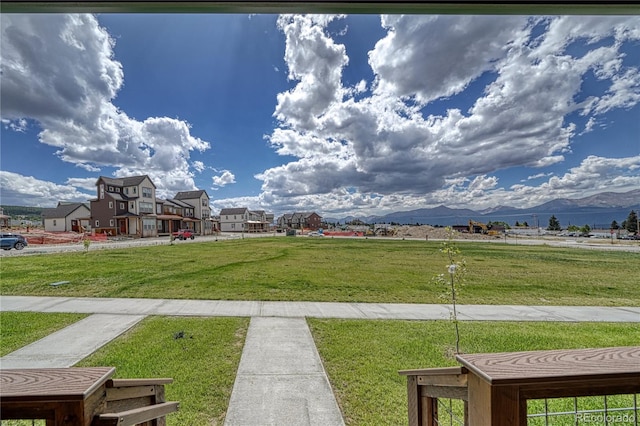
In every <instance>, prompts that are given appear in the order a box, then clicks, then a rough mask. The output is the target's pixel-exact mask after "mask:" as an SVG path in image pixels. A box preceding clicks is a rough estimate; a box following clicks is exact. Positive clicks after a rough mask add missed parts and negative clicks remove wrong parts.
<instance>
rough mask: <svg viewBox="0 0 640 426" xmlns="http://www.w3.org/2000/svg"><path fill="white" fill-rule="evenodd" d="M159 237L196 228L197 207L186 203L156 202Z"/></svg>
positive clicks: (174, 200) (177, 201)
mask: <svg viewBox="0 0 640 426" xmlns="http://www.w3.org/2000/svg"><path fill="white" fill-rule="evenodd" d="M156 219H157V220H158V224H157V228H158V235H159V236H160V235H169V234H171V233H173V232H176V231H178V230H179V229H191V230H192V231H193V230H194V228H195V224H196V222H199V221H198V220H197V219H195V207H193V206H192V205H191V204H189V203H185V202H184V201H180V200H176V199H171V198H169V199H166V200H157V201H156Z"/></svg>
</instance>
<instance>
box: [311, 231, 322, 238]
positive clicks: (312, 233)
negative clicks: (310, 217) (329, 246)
mask: <svg viewBox="0 0 640 426" xmlns="http://www.w3.org/2000/svg"><path fill="white" fill-rule="evenodd" d="M307 237H324V234H322V233H320V232H316V231H313V232H309V233H308V234H307Z"/></svg>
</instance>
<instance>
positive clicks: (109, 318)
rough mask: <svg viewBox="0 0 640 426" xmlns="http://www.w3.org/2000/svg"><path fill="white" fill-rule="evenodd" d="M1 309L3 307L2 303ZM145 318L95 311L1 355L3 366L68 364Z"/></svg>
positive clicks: (142, 316)
mask: <svg viewBox="0 0 640 426" xmlns="http://www.w3.org/2000/svg"><path fill="white" fill-rule="evenodd" d="M2 310H5V309H4V307H2ZM143 318H144V315H110V314H95V315H91V316H88V317H86V318H84V319H83V320H80V321H78V322H76V323H75V324H71V325H70V326H68V327H66V328H63V329H62V330H59V331H57V332H55V333H53V334H50V335H48V336H47V337H45V338H43V339H40V340H38V341H37V342H33V343H32V344H30V345H27V346H25V347H23V348H20V349H18V350H17V351H15V352H12V353H10V354H8V355H6V356H4V357H2V358H0V367H2V368H59V367H71V366H72V365H74V364H76V363H78V362H79V361H81V360H82V359H83V358H86V357H87V356H89V355H91V354H92V353H93V352H95V351H96V350H98V349H99V348H100V347H102V346H104V345H106V344H107V343H109V342H110V341H111V340H113V339H115V338H116V337H118V336H119V335H121V334H122V333H124V332H125V331H127V330H128V329H130V328H131V327H133V326H134V325H136V324H137V323H138V322H139V321H140V320H142V319H143Z"/></svg>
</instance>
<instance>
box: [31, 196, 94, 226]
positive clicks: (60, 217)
mask: <svg viewBox="0 0 640 426" xmlns="http://www.w3.org/2000/svg"><path fill="white" fill-rule="evenodd" d="M90 220H91V209H89V207H88V206H87V205H86V204H84V203H64V202H59V203H58V206H57V207H55V208H51V209H44V210H42V222H43V225H44V230H45V231H47V232H84V231H85V230H86V229H87V228H88V227H89V221H90Z"/></svg>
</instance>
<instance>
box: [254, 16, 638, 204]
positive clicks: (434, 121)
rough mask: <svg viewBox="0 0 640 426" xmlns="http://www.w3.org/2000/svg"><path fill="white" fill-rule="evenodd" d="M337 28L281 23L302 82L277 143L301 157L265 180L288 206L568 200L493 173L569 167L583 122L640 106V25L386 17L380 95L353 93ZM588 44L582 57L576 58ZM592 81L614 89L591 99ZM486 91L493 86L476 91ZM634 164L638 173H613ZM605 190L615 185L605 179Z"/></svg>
mask: <svg viewBox="0 0 640 426" xmlns="http://www.w3.org/2000/svg"><path fill="white" fill-rule="evenodd" d="M332 19H334V18H332V17H330V18H327V19H326V20H325V21H322V22H319V21H316V20H314V19H313V17H289V16H287V17H282V18H281V19H280V20H279V27H280V29H281V30H282V31H283V33H284V34H285V36H286V48H285V52H286V53H285V60H286V62H287V64H288V66H289V78H290V79H292V80H293V81H295V82H297V83H296V85H295V87H294V88H293V89H291V90H289V91H287V92H284V93H281V94H280V95H279V96H278V105H277V107H276V109H275V112H274V115H275V116H276V118H278V120H279V122H280V126H279V127H278V128H276V129H275V130H274V131H273V132H272V133H271V134H270V135H268V136H267V139H268V140H269V142H270V144H271V146H272V147H273V148H274V149H275V151H276V152H277V153H278V154H281V155H289V156H294V157H297V159H296V160H294V161H291V162H289V163H287V164H283V165H281V166H278V167H274V168H271V169H268V170H265V171H264V172H262V173H260V174H258V175H256V177H257V178H258V179H260V180H262V182H263V185H262V190H263V194H262V196H263V198H264V199H266V200H268V201H269V202H271V203H274V204H275V205H278V206H283V207H286V208H289V207H293V206H296V205H298V204H302V203H307V204H308V205H310V206H314V205H318V206H324V209H325V210H326V209H329V208H330V206H331V207H335V208H339V206H340V205H341V204H340V203H341V202H344V203H347V202H348V203H350V204H351V206H352V207H353V210H352V211H355V210H357V208H358V206H363V207H364V206H366V209H369V211H371V210H370V209H374V210H377V211H380V209H383V208H385V207H386V206H390V205H392V203H395V202H397V203H400V204H399V205H401V206H402V207H403V208H406V207H407V206H421V207H424V206H426V205H429V204H439V203H441V202H444V203H446V204H447V205H451V204H456V203H460V204H467V205H475V204H482V202H479V201H478V199H477V197H480V198H481V199H482V200H485V201H486V200H489V198H487V197H486V195H493V196H495V197H494V198H491V199H490V200H491V203H495V201H496V200H498V199H499V200H516V199H519V204H521V203H522V199H521V198H520V197H522V196H523V194H527V192H526V191H533V192H536V193H537V194H539V195H538V196H536V197H532V198H530V199H529V200H541V199H544V198H545V197H547V196H555V195H557V194H549V191H550V190H551V186H553V185H557V183H554V182H555V178H554V177H551V178H550V179H549V182H547V183H546V184H544V185H541V186H539V187H535V188H534V187H526V188H530V189H527V190H526V191H525V189H523V188H525V187H524V186H522V187H519V186H514V187H511V188H507V189H505V188H503V187H502V188H501V187H500V186H499V182H498V180H497V178H495V177H494V176H492V174H493V173H496V172H497V171H500V170H506V169H509V168H514V167H528V168H534V169H535V168H539V169H543V168H545V167H549V166H551V165H554V164H558V163H562V162H563V161H565V159H566V157H567V156H568V155H572V152H573V149H572V142H573V140H574V138H575V137H576V135H577V133H578V130H577V129H578V125H577V124H576V122H574V121H573V120H574V118H573V117H576V114H577V115H581V116H583V117H585V121H586V124H583V125H581V126H584V128H585V130H586V131H590V130H592V129H593V126H594V123H595V122H596V121H595V120H597V117H598V116H601V115H602V114H604V113H606V112H609V111H612V110H614V109H628V108H631V107H633V106H635V105H637V104H638V102H640V97H639V96H640V85H639V84H638V75H639V72H640V71H639V70H638V68H636V67H633V66H630V65H626V64H625V61H624V58H625V53H624V49H622V46H623V45H624V44H625V43H626V42H628V41H629V40H633V41H634V42H637V40H639V39H640V35H639V31H638V27H637V20H636V21H635V24H633V22H634V21H633V20H634V19H635V18H633V17H606V18H601V17H568V18H566V17H554V18H524V17H517V16H513V17H509V16H500V17H490V16H487V17H478V16H474V17H466V16H417V15H411V16H383V17H382V19H381V23H382V26H383V28H384V29H386V31H387V35H386V36H385V37H384V38H382V39H381V40H380V41H379V42H378V43H377V44H376V45H375V47H374V49H373V50H372V51H371V52H369V64H370V66H371V69H372V71H373V72H374V74H375V80H374V82H373V86H372V88H373V90H372V92H371V94H370V96H361V94H362V93H363V92H364V90H365V88H366V84H365V83H362V82H360V83H358V84H357V85H356V87H345V86H343V82H342V73H343V70H344V68H345V67H346V66H347V64H348V63H349V58H348V56H347V55H348V52H347V50H346V47H345V46H342V45H339V44H337V43H336V42H335V41H334V40H333V39H332V37H331V35H330V34H329V33H328V32H327V31H326V22H327V21H330V20H332ZM578 23H579V25H578ZM598 41H599V42H600V43H598V44H597V45H596V44H594V43H596V42H598ZM603 41H606V42H603ZM576 43H577V44H580V45H581V49H572V46H573V45H574V44H576ZM319 76H323V77H324V80H322V81H318V80H319ZM590 76H595V78H596V79H597V80H599V81H600V82H602V83H604V84H603V86H604V87H606V88H605V90H604V92H602V93H600V92H598V93H587V94H585V93H583V90H584V81H585V79H586V78H587V77H590ZM474 84H476V85H478V84H482V86H480V88H481V89H482V88H483V90H480V91H478V88H475V89H474V91H471V90H470V87H471V86H472V85H474ZM472 93H479V95H478V96H477V97H476V98H473V99H469V96H470V95H471V94H472ZM356 95H359V96H358V97H357V98H356V97H355V96H356ZM458 97H461V98H462V99H465V101H464V102H466V103H467V104H468V105H470V106H469V107H468V109H461V108H452V107H450V108H449V109H446V110H444V111H442V110H441V109H440V106H439V105H438V102H440V101H443V100H445V101H449V100H455V99H458ZM451 104H455V103H454V102H451ZM591 161H592V160H589V161H587V160H585V163H584V164H585V165H586V164H587V163H589V162H591ZM611 161H613V162H616V161H618V160H611ZM616 164H618V163H616ZM623 164H627V163H624V162H623ZM624 167H631V166H630V165H627V166H622V167H617V166H616V167H613V168H612V169H611V170H615V173H617V174H618V175H619V174H620V173H624V170H625V169H624ZM628 170H631V169H627V171H628ZM541 173H547V172H541ZM634 173H635V175H637V174H638V172H637V170H636V171H635V172H634ZM474 176H475V177H474ZM628 178H629V179H624V178H620V176H618V178H617V180H616V183H615V185H616V188H619V189H620V190H622V189H624V188H626V189H627V190H629V189H633V188H634V187H633V186H630V183H631V182H632V181H633V179H634V175H633V173H631V176H628ZM561 181H562V182H570V181H571V178H570V176H567V177H566V178H563V179H561ZM452 182H455V183H454V184H452ZM599 182H601V184H599V185H597V186H598V187H603V185H605V186H606V185H611V184H613V182H612V179H610V176H609V175H606V174H603V175H601V176H600V181H599ZM602 182H605V183H602ZM576 184H577V182H576ZM624 185H627V186H626V187H625V186H624ZM584 189H586V187H585V185H580V187H578V186H576V188H575V189H574V190H575V191H576V192H575V194H576V195H582V193H581V192H579V191H582V190H584ZM523 191H525V192H524V193H523ZM569 192H570V191H569V190H567V193H569ZM545 194H546V195H545ZM511 196H513V198H511ZM316 200H322V201H318V202H317V204H316ZM331 200H336V204H335V205H333V204H332V202H331ZM391 208H394V209H397V208H398V207H397V206H395V207H391Z"/></svg>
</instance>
